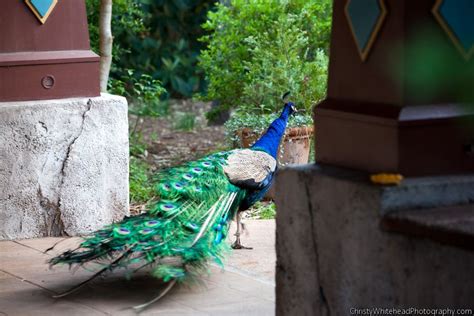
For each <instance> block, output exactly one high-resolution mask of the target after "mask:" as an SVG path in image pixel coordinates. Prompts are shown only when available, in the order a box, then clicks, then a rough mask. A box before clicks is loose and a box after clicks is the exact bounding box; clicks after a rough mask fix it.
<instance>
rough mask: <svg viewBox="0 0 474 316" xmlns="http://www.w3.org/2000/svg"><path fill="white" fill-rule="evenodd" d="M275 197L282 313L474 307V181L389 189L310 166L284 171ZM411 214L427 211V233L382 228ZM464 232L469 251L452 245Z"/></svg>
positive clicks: (412, 183) (422, 182)
mask: <svg viewBox="0 0 474 316" xmlns="http://www.w3.org/2000/svg"><path fill="white" fill-rule="evenodd" d="M276 191H277V193H276V203H277V240H276V243H277V271H276V283H277V309H276V310H277V315H350V314H351V308H360V309H362V308H377V307H380V308H410V307H416V308H446V307H451V308H468V307H471V308H472V307H473V306H474V301H473V300H472V298H473V297H474V282H473V276H474V252H473V251H472V249H474V237H473V236H474V208H473V206H472V204H471V205H469V204H466V203H469V202H472V201H473V200H474V176H472V175H471V176H455V177H433V178H417V179H411V180H407V181H405V182H404V183H402V185H400V186H393V187H381V186H377V185H374V184H372V183H370V181H369V180H368V176H367V174H366V173H364V172H359V171H354V170H348V169H342V168H335V167H329V166H324V165H320V166H317V165H311V166H310V165H308V166H302V167H298V168H288V169H285V170H283V171H281V172H280V173H279V174H278V177H277V182H276ZM450 205H463V206H457V207H454V208H453V207H451V206H450ZM433 207H438V210H439V211H436V210H434V209H433ZM441 207H443V209H441ZM463 209H464V211H462V210H463ZM406 210H412V211H411V212H412V214H413V213H415V214H421V221H422V222H421V223H419V225H418V226H419V228H420V229H419V231H418V232H417V231H414V232H413V233H415V234H414V235H411V234H410V235H405V234H396V233H392V232H387V231H384V230H382V229H381V224H383V220H382V219H383V218H391V217H392V218H395V217H396V216H400V215H401V216H404V215H405V214H406V212H407V211H406ZM441 211H444V213H447V215H446V216H443V214H442V213H440V212H441ZM457 213H461V214H462V215H463V216H458V215H456V214H457ZM464 213H467V216H464V215H465V214H464ZM433 214H435V215H436V216H437V217H435V218H433V217H432V215H433ZM440 214H441V216H440ZM405 217H406V219H409V217H408V216H405ZM423 224H425V226H424V225H423ZM422 228H425V231H426V228H428V229H429V228H432V231H431V232H428V233H424V231H423V229H422ZM456 230H459V232H461V234H460V235H459V236H458V238H459V239H460V240H461V241H465V244H464V246H467V247H463V248H461V247H457V246H456V247H455V246H454V245H452V241H453V238H448V237H452V236H454V235H453V234H454V233H456ZM459 232H458V233H459ZM438 235H439V237H440V238H436V237H437V236H438ZM420 237H423V238H420ZM433 238H436V239H437V241H434V240H432V239H433ZM440 241H441V242H440ZM469 245H470V246H469ZM367 315H368V314H367Z"/></svg>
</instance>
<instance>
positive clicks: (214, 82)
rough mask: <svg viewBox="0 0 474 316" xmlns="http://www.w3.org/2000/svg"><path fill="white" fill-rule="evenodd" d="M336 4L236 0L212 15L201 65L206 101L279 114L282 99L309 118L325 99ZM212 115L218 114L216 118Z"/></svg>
mask: <svg viewBox="0 0 474 316" xmlns="http://www.w3.org/2000/svg"><path fill="white" fill-rule="evenodd" d="M330 12H331V1H330V0H311V1H304V0H294V1H285V0H262V1H256V0H254V1H250V3H249V1H248V0H232V1H230V5H229V6H225V5H222V4H219V5H217V10H216V11H215V12H214V11H213V12H210V13H209V14H208V21H207V22H206V23H205V24H204V26H203V27H204V29H205V30H207V31H209V32H210V34H209V35H206V36H203V37H202V38H201V40H202V41H203V42H204V43H206V44H207V45H208V47H207V48H206V49H205V50H204V51H203V52H202V55H201V60H200V66H201V67H202V68H203V69H204V71H205V73H206V77H207V79H208V82H209V86H208V93H207V95H206V96H204V99H206V100H219V101H220V104H221V107H222V108H240V109H245V112H251V113H254V114H262V113H274V112H276V111H279V110H280V108H281V106H282V103H281V101H280V96H281V95H282V94H283V93H284V92H286V91H289V90H290V91H291V92H292V101H293V102H295V103H296V104H297V105H298V106H299V107H303V108H305V109H306V110H307V111H308V113H309V110H310V108H311V105H313V104H315V103H317V102H318V101H319V100H321V99H322V98H323V97H324V96H325V92H326V81H327V62H328V59H327V51H328V43H329V29H330V24H331V17H330ZM211 115H212V114H211Z"/></svg>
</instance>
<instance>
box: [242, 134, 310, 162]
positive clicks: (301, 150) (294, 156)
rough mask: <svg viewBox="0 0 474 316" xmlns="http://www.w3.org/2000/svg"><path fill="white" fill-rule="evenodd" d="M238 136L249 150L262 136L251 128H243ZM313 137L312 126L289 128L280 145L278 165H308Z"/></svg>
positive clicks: (243, 145)
mask: <svg viewBox="0 0 474 316" xmlns="http://www.w3.org/2000/svg"><path fill="white" fill-rule="evenodd" d="M237 135H238V136H239V139H240V146H241V147H244V148H248V147H250V146H252V145H253V144H254V143H255V141H256V140H257V139H258V138H259V137H260V135H261V134H257V133H255V132H254V131H253V130H251V129H250V128H243V129H241V130H239V131H238V132H237ZM312 136H313V127H312V126H302V127H292V128H289V129H288V130H287V131H286V133H285V137H284V139H283V141H282V142H281V144H280V149H279V154H278V164H279V165H280V166H285V165H289V164H305V163H308V161H309V150H310V146H311V138H312ZM240 146H239V147H240Z"/></svg>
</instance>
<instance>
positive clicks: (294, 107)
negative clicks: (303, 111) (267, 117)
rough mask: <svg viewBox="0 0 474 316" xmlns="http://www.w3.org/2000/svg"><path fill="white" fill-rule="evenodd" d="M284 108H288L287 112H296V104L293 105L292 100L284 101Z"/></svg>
mask: <svg viewBox="0 0 474 316" xmlns="http://www.w3.org/2000/svg"><path fill="white" fill-rule="evenodd" d="M286 108H287V109H288V111H289V112H288V113H289V114H290V115H292V114H295V113H297V112H298V110H297V109H296V106H295V104H294V103H293V102H288V103H285V109H286Z"/></svg>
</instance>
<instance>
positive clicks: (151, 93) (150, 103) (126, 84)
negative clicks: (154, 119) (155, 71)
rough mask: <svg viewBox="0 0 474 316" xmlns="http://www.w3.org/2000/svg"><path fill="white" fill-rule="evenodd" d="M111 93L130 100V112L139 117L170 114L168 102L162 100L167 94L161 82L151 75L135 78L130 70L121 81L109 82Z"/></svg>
mask: <svg viewBox="0 0 474 316" xmlns="http://www.w3.org/2000/svg"><path fill="white" fill-rule="evenodd" d="M109 91H110V92H112V93H115V94H119V95H123V96H125V97H127V98H128V100H129V103H130V106H129V112H130V113H132V114H135V115H138V116H162V115H166V114H168V102H167V101H164V100H160V96H161V95H162V94H163V93H165V92H166V90H165V89H164V88H163V87H162V86H161V83H160V81H158V80H155V79H153V78H152V77H151V76H149V75H141V76H140V77H139V78H136V77H135V76H134V71H133V70H130V69H128V70H127V73H126V75H125V76H124V77H122V78H121V79H115V80H110V81H109Z"/></svg>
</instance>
